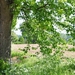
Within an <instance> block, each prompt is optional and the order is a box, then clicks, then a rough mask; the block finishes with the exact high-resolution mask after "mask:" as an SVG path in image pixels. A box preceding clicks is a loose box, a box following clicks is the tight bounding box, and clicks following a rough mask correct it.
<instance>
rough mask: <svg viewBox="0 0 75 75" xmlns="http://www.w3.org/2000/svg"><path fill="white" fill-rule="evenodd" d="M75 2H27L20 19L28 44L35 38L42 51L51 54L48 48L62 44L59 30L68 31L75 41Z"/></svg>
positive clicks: (22, 7)
mask: <svg viewBox="0 0 75 75" xmlns="http://www.w3.org/2000/svg"><path fill="white" fill-rule="evenodd" d="M74 2H75V1H74V0H39V1H37V0H28V1H27V0H25V1H24V2H23V4H22V6H21V12H20V17H21V18H22V19H24V20H25V21H24V22H23V24H22V25H21V27H20V28H21V31H22V35H23V37H26V38H28V43H30V41H32V39H34V38H35V36H34V35H36V38H35V40H36V41H37V43H38V44H39V45H40V48H41V51H42V52H44V53H49V52H48V51H50V49H49V48H47V47H48V46H50V45H52V46H53V47H54V48H55V47H56V46H57V44H59V43H60V42H61V43H62V40H61V38H60V36H59V32H57V30H66V32H67V34H70V35H71V36H72V37H73V39H75V35H74V34H75V22H74V20H75V17H74V16H75V14H74V12H75V10H74V9H75V4H74Z"/></svg>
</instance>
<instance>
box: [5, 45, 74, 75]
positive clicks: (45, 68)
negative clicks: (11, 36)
mask: <svg viewBox="0 0 75 75" xmlns="http://www.w3.org/2000/svg"><path fill="white" fill-rule="evenodd" d="M19 47H20V46H19ZM67 52H68V51H67ZM67 52H65V54H66V53H67ZM69 52H70V51H69ZM69 52H68V53H67V54H70V53H69ZM11 54H12V55H11V60H12V61H11V69H9V67H8V68H7V69H6V70H5V73H6V75H75V58H74V56H73V58H72V57H63V56H62V53H61V52H60V51H59V52H55V53H54V54H53V55H49V56H48V55H44V56H40V57H39V56H38V55H33V54H34V53H33V54H32V51H31V53H30V52H29V53H24V51H20V50H17V49H15V50H12V53H11Z"/></svg>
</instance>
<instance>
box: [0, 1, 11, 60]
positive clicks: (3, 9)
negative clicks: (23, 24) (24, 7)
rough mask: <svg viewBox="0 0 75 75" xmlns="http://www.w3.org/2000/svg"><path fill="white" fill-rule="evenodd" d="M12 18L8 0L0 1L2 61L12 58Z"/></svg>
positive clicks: (0, 57) (0, 47) (0, 55)
mask: <svg viewBox="0 0 75 75" xmlns="http://www.w3.org/2000/svg"><path fill="white" fill-rule="evenodd" d="M11 16H12V15H11V12H10V6H9V3H8V0H0V59H6V58H10V54H11V22H12V17H11Z"/></svg>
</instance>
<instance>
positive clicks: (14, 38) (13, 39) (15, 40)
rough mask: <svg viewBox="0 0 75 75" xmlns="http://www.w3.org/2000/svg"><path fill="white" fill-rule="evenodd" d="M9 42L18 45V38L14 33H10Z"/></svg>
mask: <svg viewBox="0 0 75 75" xmlns="http://www.w3.org/2000/svg"><path fill="white" fill-rule="evenodd" d="M11 42H12V43H14V44H17V43H19V37H18V35H17V34H16V33H15V32H14V31H11Z"/></svg>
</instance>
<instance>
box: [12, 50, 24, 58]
mask: <svg viewBox="0 0 75 75" xmlns="http://www.w3.org/2000/svg"><path fill="white" fill-rule="evenodd" d="M23 55H24V52H22V51H21V52H18V51H12V52H11V57H15V56H18V57H19V56H23Z"/></svg>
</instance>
